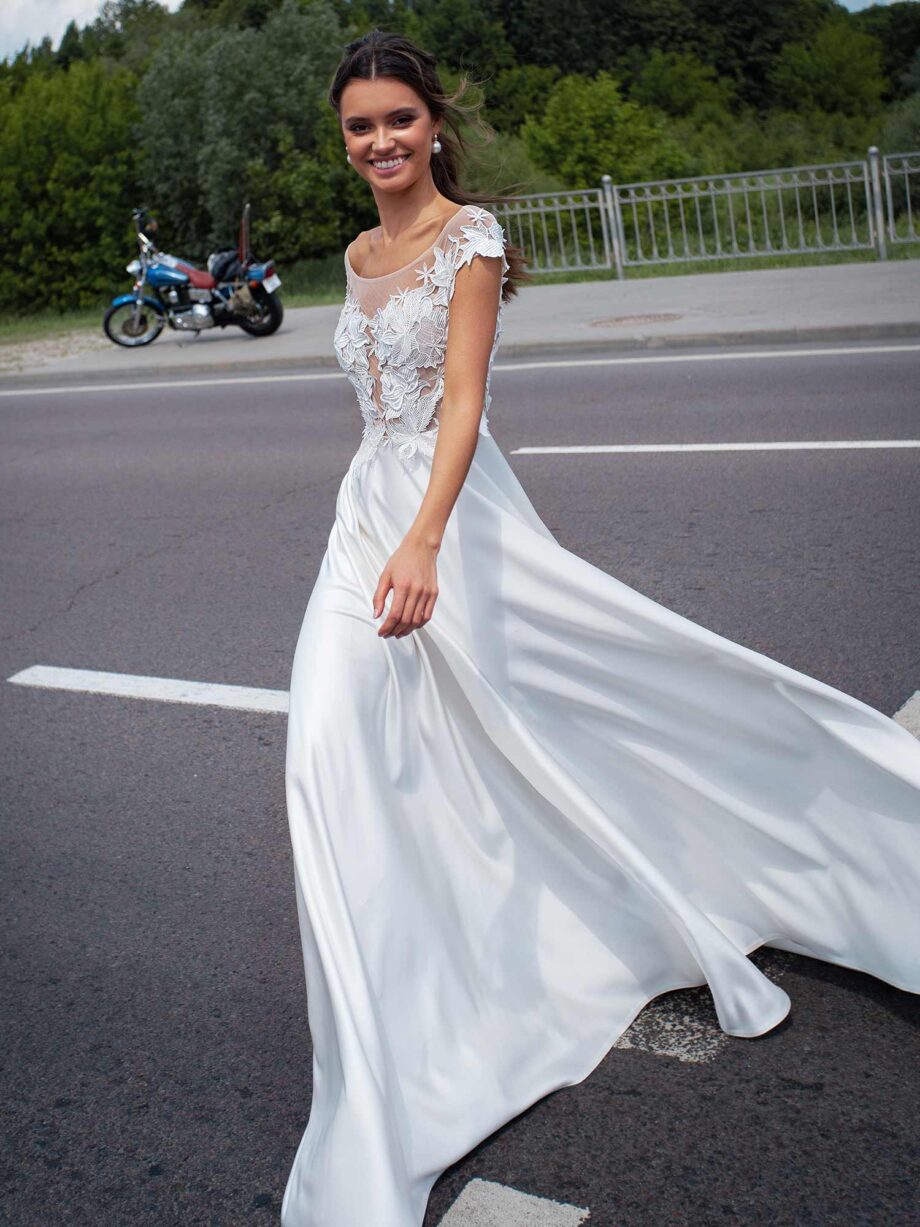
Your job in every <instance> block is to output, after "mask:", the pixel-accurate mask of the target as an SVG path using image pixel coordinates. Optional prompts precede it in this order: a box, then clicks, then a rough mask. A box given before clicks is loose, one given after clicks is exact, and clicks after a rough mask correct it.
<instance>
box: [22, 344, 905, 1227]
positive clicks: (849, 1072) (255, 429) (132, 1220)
mask: <svg viewBox="0 0 920 1227" xmlns="http://www.w3.org/2000/svg"><path fill="white" fill-rule="evenodd" d="M897 344H898V345H899V347H900V348H901V352H897V353H891V352H886V353H870V352H867V351H864V352H861V353H853V352H851V349H852V347H841V346H837V347H830V346H829V347H824V348H825V350H826V352H824V353H821V354H812V353H806V352H804V351H802V350H801V349H796V348H788V349H787V350H786V351H784V352H782V353H781V354H780V355H779V356H774V357H769V358H767V357H764V356H758V355H762V354H763V352H764V351H763V350H762V349H757V348H752V349H751V350H750V351H745V352H746V353H749V355H750V356H748V357H745V356H742V355H741V354H740V353H739V352H738V351H725V352H724V353H722V354H719V353H717V352H714V353H713V354H712V356H711V357H707V356H706V355H702V354H700V353H698V352H697V353H694V354H693V355H692V356H691V355H682V356H681V360H678V361H662V360H661V357H662V356H663V355H657V356H656V355H655V354H653V353H648V352H645V353H643V354H641V355H636V356H637V358H640V357H641V361H636V362H634V363H631V362H624V361H623V358H624V355H622V354H618V355H617V361H616V362H614V363H610V364H607V365H603V364H598V365H590V364H588V363H586V362H585V360H584V359H583V358H581V357H578V356H577V355H576V356H574V357H573V359H572V361H571V362H570V363H567V362H566V361H565V359H564V357H562V356H559V355H554V356H553V362H554V363H557V364H559V365H552V366H540V365H538V360H528V361H526V362H511V361H509V362H508V363H506V364H499V367H497V368H496V371H495V374H494V376H493V389H492V391H493V406H492V410H493V411H492V431H493V434H494V435H495V437H496V439H497V440H498V442H499V444H500V445H501V446H502V448H503V450H504V451H505V453H506V455H508V457H509V460H510V462H511V463H512V465H513V467H514V469H515V471H516V472H517V474H518V475H519V477H520V479H521V481H522V482H523V484H524V486H525V488H526V489H527V491H528V494H529V495H530V497H531V499H532V501H533V503H534V505H535V506H536V508H537V510H538V511H539V513H540V514H541V516H542V518H543V519H544V520H545V522H546V523H547V524H548V525H549V527H550V528H551V529H552V530H553V532H554V534H555V535H556V537H557V538H558V540H560V541H561V542H562V544H564V545H566V546H567V547H568V548H570V549H573V550H575V551H576V552H577V553H579V554H581V555H583V556H584V557H586V558H588V559H589V560H590V561H591V562H593V563H595V564H596V565H598V566H600V567H602V568H603V569H605V570H607V571H609V572H611V573H613V574H615V575H616V576H617V577H618V578H620V579H621V580H624V581H625V582H626V583H628V584H631V585H632V586H633V587H635V588H637V589H639V590H640V591H642V592H643V593H645V594H646V595H648V596H651V597H653V598H654V599H655V600H658V601H661V602H662V603H663V604H665V605H668V606H669V607H670V608H673V609H676V610H678V611H679V612H680V613H682V614H685V615H686V616H688V617H691V618H693V619H694V620H696V621H698V622H700V623H702V624H703V625H704V626H707V627H709V628H710V629H712V630H715V631H718V632H719V633H720V634H724V635H727V636H729V637H730V638H732V639H735V640H737V641H739V642H741V643H743V644H746V645H747V646H748V647H752V648H755V649H756V650H758V651H762V652H766V653H768V654H769V655H771V656H774V657H776V658H778V659H779V660H781V661H783V662H784V663H786V664H789V665H792V666H793V667H795V668H797V669H802V670H804V671H805V672H808V673H810V674H812V675H813V676H815V677H818V678H820V679H821V680H823V681H825V682H828V683H830V684H831V685H834V686H838V687H840V688H842V689H844V690H847V691H848V692H850V693H851V694H853V695H856V696H857V697H858V698H860V699H862V700H864V701H865V702H867V703H870V704H872V705H873V706H875V707H878V708H879V709H880V710H882V711H884V712H886V713H888V714H892V713H893V712H894V711H895V710H896V709H897V708H898V707H899V706H900V705H901V704H903V703H904V702H905V701H906V700H907V699H908V698H909V697H910V696H911V695H912V694H913V693H914V692H915V691H917V690H918V689H920V654H918V633H917V627H918V626H920V585H918V583H917V576H918V574H920V568H918V545H917V541H918V527H920V514H918V509H920V483H918V466H920V449H884V448H883V449H866V450H863V449H846V450H844V449H841V450H813V451H759V452H691V453H645V454H634V455H624V454H603V453H602V454H588V455H584V454H580V455H565V454H550V455H531V454H520V453H515V449H516V448H518V447H526V446H551V445H570V444H586V443H589V444H623V443H691V442H733V441H768V440H817V439H824V440H828V439H831V440H886V439H920V391H918V389H920V346H917V347H916V348H913V349H912V348H910V341H909V340H906V341H904V342H903V343H897ZM770 352H774V351H770ZM514 367H516V368H517V369H512V368H514ZM209 378H210V380H217V379H219V378H220V377H219V376H211V377H209ZM32 383H33V385H34V383H35V381H34V380H33V381H32ZM5 387H6V390H7V391H9V390H11V385H9V384H7V385H5ZM0 431H2V442H3V448H2V455H0V476H2V481H0V517H2V524H3V534H2V542H0V557H2V568H3V591H4V600H3V625H2V636H0V657H2V660H0V663H2V666H3V674H2V676H3V678H9V677H10V676H11V675H13V674H14V673H16V672H17V671H19V670H21V669H24V668H26V667H28V666H30V665H34V664H44V665H57V666H68V667H74V668H85V669H100V670H107V671H112V672H120V673H129V674H141V675H154V676H164V677H171V678H185V679H193V680H196V681H208V682H224V683H233V684H239V685H246V686H253V687H268V688H273V689H280V690H284V689H286V688H287V684H288V680H289V670H290V664H291V658H292V654H293V649H294V644H295V641H296V637H297V633H298V630H299V626H300V620H301V618H302V616H303V611H304V608H305V605H306V601H307V598H308V596H309V593H310V588H311V585H312V582H313V578H314V576H315V574H316V571H317V569H318V566H319V563H320V560H321V558H322V554H323V550H324V548H325V544H326V540H327V538H328V533H329V529H330V527H331V524H332V519H333V515H334V505H335V496H336V491H337V488H338V485H339V482H340V481H341V478H342V475H343V474H344V472H345V469H346V468H347V465H348V461H349V459H350V457H351V455H352V454H353V452H354V450H355V448H356V446H357V440H358V436H359V433H360V419H359V416H358V412H357V408H356V406H355V403H354V398H353V393H352V392H351V389H350V387H349V386H348V384H347V383H346V381H345V380H344V378H343V377H341V376H336V377H334V378H329V372H325V373H324V374H323V376H322V377H321V378H317V379H305V380H303V381H298V380H291V379H289V378H288V379H286V380H283V381H273V380H272V379H271V378H268V377H266V378H258V377H256V380H255V381H254V382H251V383H246V382H243V381H241V380H239V379H233V378H231V379H230V380H229V381H227V382H221V383H215V382H207V383H201V384H199V385H198V386H169V381H164V383H163V384H162V385H161V386H158V387H154V388H140V389H133V390H122V391H110V390H105V391H95V392H82V391H80V390H79V389H77V388H69V389H67V390H65V391H64V392H62V393H60V394H57V393H55V394H47V395H26V394H23V395H0ZM436 616H437V613H435V617H436ZM0 719H2V727H3V732H4V736H3V743H2V748H0V770H2V777H3V788H2V792H3V824H4V831H3V866H2V875H3V876H2V883H0V887H2V903H0V909H2V910H0V918H2V934H3V937H2V960H3V983H4V988H5V991H4V993H3V1001H2V1007H0V1008H2V1022H3V1034H4V1037H5V1039H4V1058H3V1080H4V1088H3V1094H2V1101H0V1110H2V1113H3V1116H4V1118H5V1119H4V1132H5V1137H4V1143H3V1154H2V1163H3V1165H4V1169H5V1170H4V1185H3V1199H2V1201H0V1218H2V1221H4V1222H9V1223H11V1224H15V1225H16V1227H50V1224H52V1223H54V1224H57V1223H62V1224H63V1223H67V1224H75V1225H81V1227H82V1225H84V1224H86V1225H89V1224H92V1225H93V1227H110V1225H111V1227H115V1225H118V1227H120V1225H121V1224H124V1225H126V1227H127V1225H128V1224H130V1225H131V1227H172V1225H173V1224H175V1225H176V1227H178V1225H179V1224H181V1225H182V1227H189V1225H192V1224H209V1225H213V1227H236V1225H237V1224H249V1223H253V1224H258V1223H265V1224H271V1223H276V1222H277V1221H278V1216H279V1209H280V1201H281V1195H282V1192H283V1188H284V1181H285V1179H286V1177H287V1173H288V1170H289V1167H290V1164H291V1161H292V1159H293V1155H294V1150H295V1148H296V1145H297V1142H298V1141H299V1139H300V1136H301V1133H302V1131H303V1128H304V1125H305V1123H306V1118H307V1114H308V1108H309V1095H310V1087H309V1077H310V1039H309V1032H308V1029H307V1022H306V998H305V992H304V984H303V965H302V961H301V954H300V944H299V937H298V933H297V918H296V910H295V900H294V888H293V869H292V865H291V861H290V847H289V840H288V832H287V819H286V815H285V808H284V784H283V768H284V744H285V722H284V718H283V717H281V716H277V715H259V714H254V713H247V712H234V711H226V710H220V709H216V708H208V707H190V706H183V705H178V704H171V703H159V702H147V701H141V700H134V699H120V698H111V697H105V696H100V695H84V694H79V693H66V692H61V691H55V690H46V689H37V688H27V687H23V686H17V685H12V684H7V683H6V682H4V683H3V685H2V686H0ZM752 957H754V959H755V961H758V962H759V963H760V962H762V965H763V966H764V968H765V969H768V971H769V974H771V975H775V976H777V977H781V978H782V984H783V987H784V988H785V989H786V991H787V992H788V993H789V995H790V997H791V998H792V1002H793V1005H792V1012H791V1014H790V1016H789V1017H788V1019H787V1020H785V1022H784V1023H783V1024H781V1025H780V1027H778V1028H776V1029H775V1030H774V1031H772V1032H770V1033H768V1034H767V1035H766V1036H764V1037H761V1038H759V1039H756V1040H740V1039H734V1038H731V1037H724V1038H723V1037H722V1033H720V1032H719V1031H718V1027H717V1024H716V1023H715V1017H714V1012H713V1011H712V1008H711V998H709V995H708V990H706V989H692V990H685V991H684V992H682V993H678V994H667V995H665V997H663V998H659V999H658V1000H656V1002H655V1003H653V1005H652V1006H650V1007H648V1008H647V1010H646V1011H643V1015H640V1018H639V1019H638V1020H637V1023H636V1024H635V1026H634V1028H633V1029H631V1032H630V1033H628V1034H627V1037H626V1040H627V1043H628V1042H629V1036H630V1034H632V1036H633V1040H634V1043H633V1046H632V1047H627V1046H626V1045H625V1044H622V1045H620V1046H618V1047H617V1048H615V1049H613V1050H611V1052H610V1053H609V1054H608V1055H607V1057H606V1058H605V1060H604V1061H603V1062H602V1063H601V1065H600V1066H599V1067H598V1069H597V1070H596V1071H595V1072H594V1073H593V1074H592V1075H591V1076H590V1077H589V1078H588V1079H587V1080H586V1081H585V1082H584V1083H581V1084H579V1085H578V1086H576V1087H572V1088H565V1089H563V1090H561V1091H558V1092H556V1093H555V1094H553V1095H550V1096H548V1097H547V1098H546V1099H544V1100H542V1101H540V1102H539V1103H537V1104H536V1105H534V1106H533V1107H532V1108H531V1109H529V1110H528V1111H527V1112H525V1113H524V1114H523V1115H522V1116H521V1117H519V1118H517V1119H516V1120H515V1121H513V1122H511V1123H510V1124H509V1125H507V1126H506V1127H505V1128H504V1129H502V1130H500V1131H499V1132H498V1133H497V1134H495V1135H493V1136H492V1137H491V1138H489V1139H487V1140H486V1141H485V1142H484V1143H482V1145H480V1146H479V1147H478V1148H477V1149H476V1150H475V1151H474V1152H473V1153H472V1154H471V1155H470V1156H468V1157H467V1158H466V1159H464V1160H463V1161H462V1162H461V1163H459V1164H458V1165H456V1166H455V1167H454V1168H452V1169H450V1170H449V1171H448V1172H447V1173H446V1174H445V1175H444V1177H443V1178H442V1179H441V1181H439V1183H438V1185H437V1186H436V1187H435V1190H434V1192H433V1194H432V1198H431V1203H430V1207H429V1215H428V1218H427V1220H426V1227H435V1224H438V1223H440V1222H441V1220H442V1219H443V1218H444V1217H445V1216H448V1222H449V1223H450V1225H451V1227H454V1222H456V1223H457V1224H458V1225H459V1224H461V1221H462V1223H463V1224H464V1225H465V1224H466V1223H467V1222H469V1223H470V1224H471V1227H473V1224H474V1223H475V1227H479V1224H480V1223H485V1222H486V1219H485V1218H482V1219H479V1220H476V1219H475V1216H473V1217H463V1214H462V1211H461V1210H460V1209H459V1207H460V1205H461V1202H460V1200H458V1199H461V1198H462V1195H463V1192H464V1190H465V1189H469V1187H470V1182H471V1181H473V1180H475V1179H476V1178H482V1179H483V1180H486V1181H490V1182H495V1184H496V1185H501V1186H505V1187H507V1188H509V1189H514V1190H520V1191H522V1192H526V1193H529V1194H534V1195H537V1196H539V1197H541V1198H546V1199H550V1200H549V1201H547V1202H546V1203H545V1209H544V1213H545V1217H543V1218H540V1217H538V1212H537V1211H534V1214H535V1217H533V1218H532V1219H525V1218H521V1219H520V1222H521V1223H524V1222H533V1223H534V1224H536V1223H540V1224H541V1225H542V1224H543V1223H544V1222H545V1223H546V1224H547V1227H549V1225H550V1224H553V1225H555V1223H557V1222H558V1223H560V1224H561V1223H562V1222H563V1221H565V1222H568V1221H576V1220H575V1219H571V1218H569V1219H565V1218H563V1217H559V1218H554V1217H553V1214H554V1211H553V1209H552V1203H553V1202H558V1203H562V1204H564V1205H570V1206H575V1207H582V1208H590V1219H588V1220H587V1221H588V1222H589V1223H590V1224H591V1225H592V1227H678V1225H686V1227H708V1225H709V1224H724V1225H726V1227H793V1225H795V1227H799V1225H800V1224H808V1225H810V1224H821V1225H824V1224H839V1225H841V1227H843V1225H846V1227H857V1225H860V1224H872V1225H873V1227H875V1225H877V1227H902V1225H905V1224H906V1225H910V1224H917V1223H920V1212H918V1210H917V1206H916V1196H917V1187H918V1180H920V1155H918V1146H917V1124H918V1116H917V1106H916V1105H917V1103H918V1101H920V1062H918V1056H920V997H917V996H915V995H913V994H909V993H906V992H901V991H898V990H897V989H894V988H892V987H890V986H888V985H885V984H884V983H882V982H881V981H879V980H876V979H874V978H872V977H870V976H867V975H864V974H862V973H859V972H855V971H851V970H847V969H844V968H838V967H833V966H831V965H830V964H827V963H822V962H818V961H816V960H811V959H806V958H800V957H797V956H794V955H791V954H786V953H781V952H778V951H773V952H771V951H769V950H767V949H762V950H761V951H758V952H756V953H755V955H753V956H752ZM656 1020H657V1021H658V1023H659V1024H661V1023H662V1022H664V1023H665V1024H666V1025H665V1029H666V1030H667V1029H668V1024H670V1029H672V1030H675V1031H676V1032H677V1033H678V1034H679V1033H680V1032H681V1029H683V1031H684V1032H693V1034H694V1035H695V1037H696V1040H697V1041H698V1043H697V1046H696V1048H695V1049H694V1048H693V1045H690V1047H689V1048H688V1050H687V1051H686V1052H684V1053H683V1054H682V1055H681V1054H680V1053H679V1051H678V1049H679V1045H678V1046H677V1048H675V1050H674V1052H675V1054H676V1055H675V1054H672V1055H668V1045H667V1044H666V1043H664V1042H662V1040H661V1037H660V1034H659V1035H658V1038H656V1035H655V1031H656V1028H655V1023H656ZM659 1030H660V1028H659ZM688 1053H689V1056H688ZM694 1053H695V1055H694ZM452 1206H453V1207H454V1210H451V1207H452ZM490 1221H494V1220H490ZM368 1227H374V1224H373V1220H372V1218H369V1221H368ZM503 1227H504V1224H503Z"/></svg>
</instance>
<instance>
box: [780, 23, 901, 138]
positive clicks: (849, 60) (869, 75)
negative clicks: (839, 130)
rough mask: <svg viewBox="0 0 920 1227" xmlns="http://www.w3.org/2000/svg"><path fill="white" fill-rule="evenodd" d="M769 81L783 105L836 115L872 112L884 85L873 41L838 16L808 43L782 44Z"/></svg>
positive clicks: (880, 56)
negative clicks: (782, 46)
mask: <svg viewBox="0 0 920 1227" xmlns="http://www.w3.org/2000/svg"><path fill="white" fill-rule="evenodd" d="M770 75H771V81H772V84H773V89H774V91H775V96H776V98H777V100H778V101H779V102H780V103H781V104H782V105H785V106H786V107H789V108H790V109H793V110H806V111H807V110H819V111H827V112H830V113H838V114H841V115H869V114H873V113H875V112H877V111H878V110H879V108H880V104H881V98H882V94H883V93H884V91H885V88H886V84H887V82H886V80H885V77H884V74H883V72H882V55H881V46H880V45H879V42H878V40H877V39H875V38H872V36H871V35H869V34H862V33H860V31H859V30H857V29H855V28H854V27H853V25H852V24H851V22H850V20H849V18H848V17H837V16H835V17H832V18H830V19H829V20H828V21H826V22H824V24H823V25H822V26H821V27H820V29H819V30H818V32H817V33H816V34H815V36H814V38H812V39H810V40H809V41H808V42H797V43H789V44H787V45H786V46H785V47H784V48H783V50H782V52H781V53H780V55H779V56H778V58H777V61H776V63H775V65H774V67H773V69H772V71H771V74H770Z"/></svg>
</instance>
